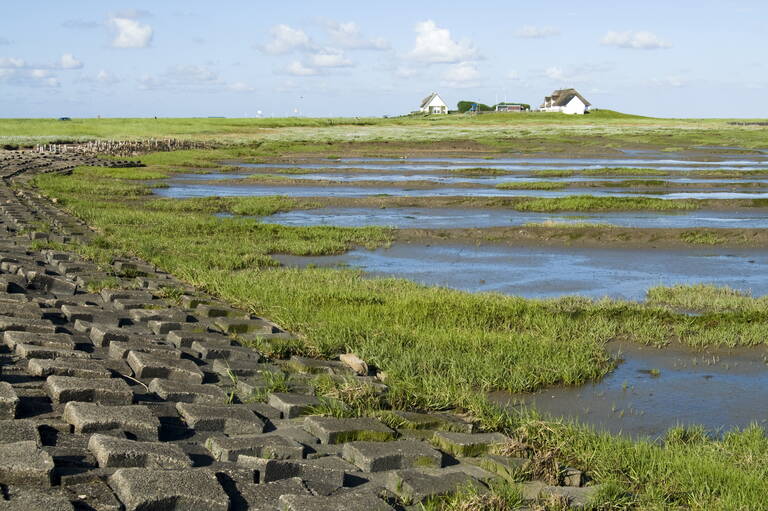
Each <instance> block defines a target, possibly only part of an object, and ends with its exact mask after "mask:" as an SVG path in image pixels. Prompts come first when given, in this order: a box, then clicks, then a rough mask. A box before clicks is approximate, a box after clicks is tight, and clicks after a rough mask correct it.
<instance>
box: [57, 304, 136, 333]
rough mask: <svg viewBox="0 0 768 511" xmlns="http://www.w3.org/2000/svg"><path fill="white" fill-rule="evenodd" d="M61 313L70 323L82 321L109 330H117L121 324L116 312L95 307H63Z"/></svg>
mask: <svg viewBox="0 0 768 511" xmlns="http://www.w3.org/2000/svg"><path fill="white" fill-rule="evenodd" d="M61 312H63V313H64V315H65V316H66V317H67V319H68V320H70V321H73V322H74V321H75V320H78V319H79V320H81V321H87V322H89V323H94V324H99V325H102V326H105V327H107V328H117V327H119V326H120V323H121V316H120V315H118V314H115V313H114V312H109V311H105V310H103V309H99V308H97V307H94V306H86V307H82V306H77V305H62V306H61Z"/></svg>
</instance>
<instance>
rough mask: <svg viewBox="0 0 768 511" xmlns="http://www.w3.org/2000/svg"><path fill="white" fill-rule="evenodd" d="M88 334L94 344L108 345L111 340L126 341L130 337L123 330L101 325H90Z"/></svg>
mask: <svg viewBox="0 0 768 511" xmlns="http://www.w3.org/2000/svg"><path fill="white" fill-rule="evenodd" d="M88 335H89V337H90V339H91V342H93V344H94V345H95V346H109V343H111V342H113V341H119V342H127V341H128V340H129V339H130V335H129V334H128V332H126V331H125V330H122V329H120V328H109V327H106V326H102V325H93V326H91V330H90V332H89V334H88Z"/></svg>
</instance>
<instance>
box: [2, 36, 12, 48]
mask: <svg viewBox="0 0 768 511" xmlns="http://www.w3.org/2000/svg"><path fill="white" fill-rule="evenodd" d="M6 44H11V41H10V40H9V39H6V38H5V37H0V46H4V45H6Z"/></svg>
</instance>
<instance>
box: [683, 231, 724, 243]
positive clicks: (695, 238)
mask: <svg viewBox="0 0 768 511" xmlns="http://www.w3.org/2000/svg"><path fill="white" fill-rule="evenodd" d="M680 239H681V240H683V241H684V242H686V243H690V244H692V245H720V244H722V243H725V239H724V238H723V237H722V236H720V235H718V234H717V233H714V232H711V231H685V232H683V233H681V234H680Z"/></svg>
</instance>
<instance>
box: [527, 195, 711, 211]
mask: <svg viewBox="0 0 768 511" xmlns="http://www.w3.org/2000/svg"><path fill="white" fill-rule="evenodd" d="M699 207H700V206H699V204H698V203H697V202H696V201H692V200H665V199H656V198H653V197H596V196H593V195H573V196H570V197H556V198H542V199H533V200H527V201H520V202H518V203H516V204H514V205H513V206H512V208H513V209H516V210H517V211H536V212H551V211H638V210H647V211H688V210H693V209H698V208H699Z"/></svg>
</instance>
